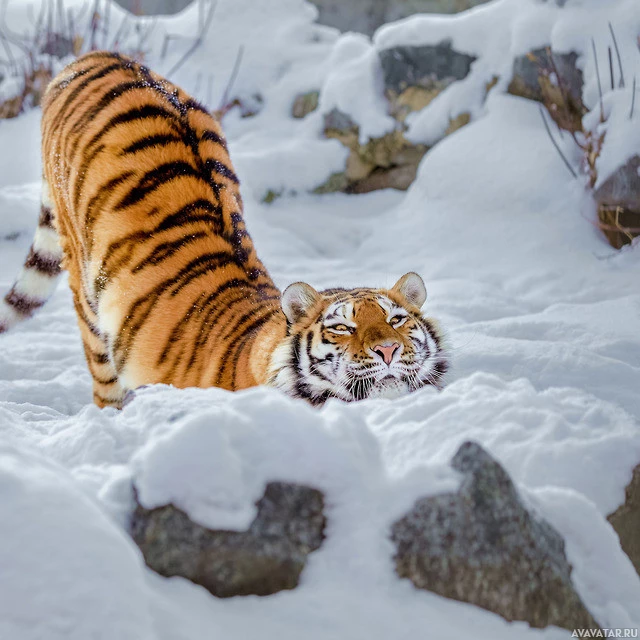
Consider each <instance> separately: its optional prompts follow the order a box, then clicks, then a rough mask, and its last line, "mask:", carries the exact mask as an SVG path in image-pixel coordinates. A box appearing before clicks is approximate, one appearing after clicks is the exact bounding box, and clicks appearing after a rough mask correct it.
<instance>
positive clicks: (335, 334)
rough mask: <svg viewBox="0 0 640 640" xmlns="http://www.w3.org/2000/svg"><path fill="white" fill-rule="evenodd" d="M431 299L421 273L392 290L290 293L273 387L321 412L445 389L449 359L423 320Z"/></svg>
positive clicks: (300, 288) (294, 289)
mask: <svg viewBox="0 0 640 640" xmlns="http://www.w3.org/2000/svg"><path fill="white" fill-rule="evenodd" d="M426 297H427V292H426V289H425V286H424V282H423V281H422V278H421V277H420V276H419V275H418V274H416V273H407V274H406V275H404V276H403V277H402V278H401V279H400V280H399V281H398V282H397V283H396V284H395V285H394V286H393V287H392V288H391V289H388V290H386V289H368V288H359V289H350V290H347V289H328V290H325V291H322V292H318V291H316V290H315V289H313V287H311V286H310V285H308V284H305V283H302V282H296V283H294V284H292V285H290V286H289V287H288V288H287V289H286V290H285V292H284V294H283V296H282V309H283V311H284V314H285V316H286V318H287V323H288V333H287V338H286V339H285V340H284V342H283V343H282V344H281V345H280V346H279V347H278V348H277V349H276V350H275V352H274V354H273V356H272V359H271V366H270V377H269V382H270V384H271V385H272V386H275V387H278V388H280V389H282V390H283V391H285V392H286V393H288V394H289V395H292V396H294V397H300V398H305V399H306V400H308V401H309V402H311V403H312V404H316V405H317V404H322V403H323V402H325V401H326V400H327V399H329V398H340V399H341V400H345V401H347V402H353V401H356V400H363V399H365V398H375V397H397V396H401V395H404V394H407V393H411V392H413V391H416V390H417V389H420V388H421V387H424V386H428V385H431V386H433V387H435V388H437V389H441V388H442V386H443V376H444V374H445V373H446V371H447V369H448V357H447V353H446V351H445V349H444V346H443V338H442V334H441V332H440V330H439V328H438V325H437V324H436V322H435V321H434V320H432V319H430V318H426V317H425V316H423V315H422V313H421V312H420V307H422V305H423V304H424V302H425V300H426Z"/></svg>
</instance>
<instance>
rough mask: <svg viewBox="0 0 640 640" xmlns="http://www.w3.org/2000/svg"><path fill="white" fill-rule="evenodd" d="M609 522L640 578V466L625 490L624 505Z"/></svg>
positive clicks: (610, 517)
mask: <svg viewBox="0 0 640 640" xmlns="http://www.w3.org/2000/svg"><path fill="white" fill-rule="evenodd" d="M607 520H609V522H610V523H611V526H612V527H613V528H614V529H615V530H616V533H617V534H618V537H619V538H620V545H621V546H622V549H623V550H624V552H625V553H626V554H627V555H628V556H629V559H630V560H631V562H632V563H633V566H634V567H635V569H636V571H637V572H638V575H639V576H640V464H639V465H638V466H637V467H636V468H635V469H634V470H633V476H632V478H631V482H629V484H628V485H627V488H626V490H625V501H624V504H622V505H620V507H618V509H616V510H615V511H614V512H613V513H612V514H611V515H609V516H608V518H607Z"/></svg>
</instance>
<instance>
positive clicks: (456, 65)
mask: <svg viewBox="0 0 640 640" xmlns="http://www.w3.org/2000/svg"><path fill="white" fill-rule="evenodd" d="M379 57H380V65H381V67H382V74H383V79H384V91H385V95H386V96H387V98H388V100H389V103H390V112H391V115H393V116H394V117H395V118H396V119H397V120H399V121H404V119H405V118H406V116H407V115H408V114H409V113H411V112H412V111H419V110H421V109H423V108H424V107H426V106H427V105H428V104H429V103H430V102H431V101H432V100H433V99H434V98H435V97H436V96H437V95H438V94H439V93H441V92H442V91H444V89H446V88H447V87H448V86H449V85H450V84H452V83H453V82H455V81H456V80H462V79H463V78H466V77H467V75H468V74H469V71H470V70H471V64H472V63H473V61H474V60H475V59H476V58H475V57H474V56H470V55H467V54H466V53H461V52H459V51H456V50H455V49H453V47H452V46H451V41H450V40H444V41H443V42H440V43H439V44H436V45H424V46H417V47H416V46H398V47H392V48H390V49H383V50H382V51H380V53H379Z"/></svg>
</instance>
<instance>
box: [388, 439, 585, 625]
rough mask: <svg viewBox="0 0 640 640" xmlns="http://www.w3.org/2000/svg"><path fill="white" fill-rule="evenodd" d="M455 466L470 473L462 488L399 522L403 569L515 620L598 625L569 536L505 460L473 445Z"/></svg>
mask: <svg viewBox="0 0 640 640" xmlns="http://www.w3.org/2000/svg"><path fill="white" fill-rule="evenodd" d="M451 466H452V467H453V468H454V469H455V470H457V471H459V472H460V473H461V474H462V476H463V479H462V483H461V485H460V488H459V490H458V492H457V493H449V494H441V495H435V496H430V497H426V498H422V499H420V500H418V501H417V502H416V504H415V505H414V507H413V509H412V510H411V511H410V512H409V513H408V514H407V515H406V516H404V517H403V518H401V519H400V520H398V521H397V522H395V523H394V525H393V527H392V533H391V539H392V541H393V543H394V545H395V547H396V555H395V563H396V572H397V574H398V575H399V576H400V577H402V578H408V579H409V580H411V582H413V584H414V585H415V586H416V587H417V588H419V589H426V590H428V591H433V592H435V593H438V594H440V595H442V596H445V597H447V598H452V599H454V600H460V601H463V602H469V603H471V604H475V605H477V606H479V607H483V608H484V609H488V610H489V611H493V612H494V613H497V614H499V615H501V616H502V617H503V618H505V619H506V620H509V621H512V620H524V621H526V622H528V623H529V624H530V625H531V626H532V627H538V628H542V627H546V626H548V625H556V626H558V627H563V628H565V629H575V628H591V629H593V628H598V624H597V623H596V622H595V621H594V619H593V618H592V616H591V614H590V613H589V612H588V611H587V609H586V608H585V606H584V605H583V603H582V602H581V600H580V597H579V596H578V594H577V593H576V591H575V589H574V587H573V584H572V582H571V566H570V565H569V563H568V561H567V558H566V556H565V552H564V541H563V539H562V538H561V536H560V535H559V534H558V533H557V532H556V531H555V530H554V529H553V528H552V527H551V525H549V524H548V523H547V522H546V521H544V520H542V519H541V518H540V517H538V516H537V515H536V514H535V513H534V512H532V511H531V510H529V509H527V507H526V506H525V505H524V503H523V501H522V499H521V498H520V496H519V495H518V492H517V490H516V488H515V487H514V485H513V482H512V481H511V479H510V478H509V476H508V474H507V472H506V471H505V470H504V469H503V468H502V467H501V466H500V464H498V462H496V461H495V460H494V459H493V458H492V457H491V456H490V455H489V454H488V453H487V452H486V451H484V449H482V447H480V446H479V445H478V444H475V443H473V442H466V443H465V444H463V445H462V446H461V447H460V448H459V450H458V452H457V453H456V454H455V456H454V458H453V460H452V462H451Z"/></svg>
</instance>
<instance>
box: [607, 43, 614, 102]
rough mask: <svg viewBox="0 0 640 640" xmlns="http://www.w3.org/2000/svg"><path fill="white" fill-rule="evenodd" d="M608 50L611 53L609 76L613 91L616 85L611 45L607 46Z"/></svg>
mask: <svg viewBox="0 0 640 640" xmlns="http://www.w3.org/2000/svg"><path fill="white" fill-rule="evenodd" d="M607 51H608V53H609V78H610V80H611V91H613V90H614V89H615V88H616V85H615V83H614V81H613V55H612V53H611V47H607Z"/></svg>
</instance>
